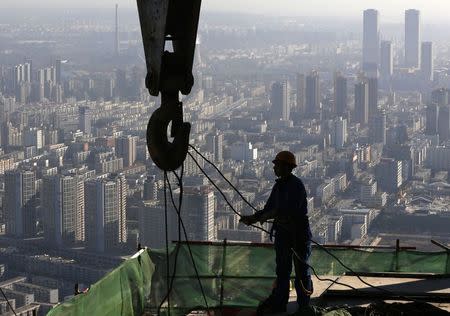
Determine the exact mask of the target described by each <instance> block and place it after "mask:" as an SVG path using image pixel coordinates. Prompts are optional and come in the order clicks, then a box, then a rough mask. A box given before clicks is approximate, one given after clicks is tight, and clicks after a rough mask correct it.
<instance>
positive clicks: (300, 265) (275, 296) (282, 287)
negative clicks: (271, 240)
mask: <svg viewBox="0 0 450 316" xmlns="http://www.w3.org/2000/svg"><path fill="white" fill-rule="evenodd" d="M294 235H297V234H295V233H294V234H292V233H289V232H287V231H286V230H283V229H276V230H275V254H276V274H277V281H276V287H275V288H274V289H273V291H272V295H271V301H272V302H273V304H274V305H277V306H285V305H286V304H287V303H288V302H289V284H290V282H289V280H290V277H291V272H292V260H294V266H295V290H296V291H297V303H298V305H299V307H300V306H306V305H309V301H310V297H309V296H308V295H307V294H306V293H305V291H304V290H303V287H304V288H305V289H306V290H308V291H312V289H313V284H312V280H311V272H310V268H309V267H308V266H307V265H306V264H305V262H306V263H309V262H308V260H309V257H310V256H311V242H310V241H305V240H302V239H300V238H297V237H296V236H294ZM291 248H293V249H294V250H295V252H296V253H297V255H298V256H299V257H300V258H301V260H298V259H297V257H296V256H295V255H294V254H293V252H292V250H291ZM300 281H301V282H302V283H303V287H302V285H301V284H300Z"/></svg>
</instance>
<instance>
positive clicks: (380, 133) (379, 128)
mask: <svg viewBox="0 0 450 316" xmlns="http://www.w3.org/2000/svg"><path fill="white" fill-rule="evenodd" d="M386 131H387V125H386V112H384V111H383V110H381V111H377V113H376V114H374V115H373V116H372V117H371V118H370V119H369V138H370V142H371V143H381V144H383V145H385V144H386Z"/></svg>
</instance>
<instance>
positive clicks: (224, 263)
mask: <svg viewBox="0 0 450 316" xmlns="http://www.w3.org/2000/svg"><path fill="white" fill-rule="evenodd" d="M226 256H227V239H226V238H225V239H224V240H223V252H222V273H221V275H220V310H221V312H222V314H223V288H224V283H225V267H226V262H225V260H226Z"/></svg>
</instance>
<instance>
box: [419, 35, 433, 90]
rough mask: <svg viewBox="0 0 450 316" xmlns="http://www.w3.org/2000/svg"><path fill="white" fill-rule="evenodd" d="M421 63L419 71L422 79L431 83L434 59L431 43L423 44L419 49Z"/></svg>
mask: <svg viewBox="0 0 450 316" xmlns="http://www.w3.org/2000/svg"><path fill="white" fill-rule="evenodd" d="M420 58H421V62H420V70H421V73H422V78H423V79H424V80H426V81H433V79H434V77H433V73H434V57H433V43H432V42H423V43H422V48H421V57H420Z"/></svg>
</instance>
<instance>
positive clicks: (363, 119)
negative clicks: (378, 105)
mask: <svg viewBox="0 0 450 316" xmlns="http://www.w3.org/2000/svg"><path fill="white" fill-rule="evenodd" d="M354 116H355V122H357V123H360V124H361V125H367V123H368V120H369V85H368V84H367V82H365V81H361V82H359V83H357V84H355V115H354Z"/></svg>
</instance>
